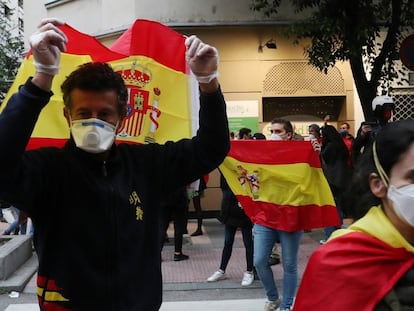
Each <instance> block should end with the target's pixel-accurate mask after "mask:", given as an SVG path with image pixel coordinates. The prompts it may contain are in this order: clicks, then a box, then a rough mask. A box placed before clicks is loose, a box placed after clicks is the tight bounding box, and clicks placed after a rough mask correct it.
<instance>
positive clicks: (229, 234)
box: [207, 173, 254, 286]
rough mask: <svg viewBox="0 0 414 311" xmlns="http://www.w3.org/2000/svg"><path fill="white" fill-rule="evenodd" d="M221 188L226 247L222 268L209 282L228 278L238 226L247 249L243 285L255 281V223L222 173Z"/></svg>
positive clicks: (221, 216)
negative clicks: (253, 228) (228, 267)
mask: <svg viewBox="0 0 414 311" xmlns="http://www.w3.org/2000/svg"><path fill="white" fill-rule="evenodd" d="M220 188H221V191H222V192H223V198H222V201H221V214H220V220H221V222H222V223H223V224H224V247H223V251H222V254H221V262H220V268H219V269H218V270H217V271H216V272H214V273H213V274H212V275H211V276H210V277H209V278H208V279H207V281H208V282H216V281H219V280H223V279H225V278H226V268H227V265H228V263H229V260H230V257H231V254H232V251H233V244H234V237H235V235H236V231H237V229H238V228H240V229H241V232H242V236H243V244H244V247H245V250H246V271H245V272H244V273H243V278H242V281H241V285H242V286H249V285H251V284H252V283H253V280H254V274H253V236H252V227H253V224H252V222H251V221H250V218H249V217H248V216H247V215H246V214H245V213H244V210H243V207H242V206H241V204H240V203H239V202H238V201H237V198H236V196H235V195H234V194H233V192H232V191H231V189H230V187H229V185H228V184H227V182H226V179H225V178H224V176H223V174H221V173H220Z"/></svg>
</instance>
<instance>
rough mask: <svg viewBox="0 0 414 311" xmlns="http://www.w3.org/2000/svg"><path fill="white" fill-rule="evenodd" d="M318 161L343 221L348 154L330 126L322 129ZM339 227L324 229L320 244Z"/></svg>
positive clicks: (349, 177) (349, 175) (337, 134)
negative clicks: (319, 160)
mask: <svg viewBox="0 0 414 311" xmlns="http://www.w3.org/2000/svg"><path fill="white" fill-rule="evenodd" d="M321 131H322V144H321V152H320V159H321V164H322V169H323V172H324V174H325V177H326V180H327V181H328V184H329V187H330V189H331V192H332V195H333V197H334V200H335V205H336V208H337V210H338V214H339V218H340V219H341V222H342V220H343V193H344V192H345V191H346V189H347V187H348V186H349V184H350V182H351V177H352V172H351V169H350V168H349V166H348V163H349V153H348V149H347V148H346V146H345V144H344V142H343V140H342V137H341V135H340V134H339V133H338V131H337V130H336V128H334V127H333V126H332V125H325V126H323V127H322V130H321ZM338 228H340V227H328V228H325V230H324V231H325V237H324V239H323V240H321V241H320V243H321V244H323V243H325V242H326V240H328V239H329V237H330V236H331V234H332V232H333V231H334V230H336V229H338Z"/></svg>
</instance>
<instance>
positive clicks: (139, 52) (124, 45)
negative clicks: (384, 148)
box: [1, 20, 198, 149]
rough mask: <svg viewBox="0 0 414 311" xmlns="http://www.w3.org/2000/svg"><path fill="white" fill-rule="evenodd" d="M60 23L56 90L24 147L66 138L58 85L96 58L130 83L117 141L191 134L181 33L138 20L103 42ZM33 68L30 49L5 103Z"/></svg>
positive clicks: (191, 96) (191, 101) (193, 97)
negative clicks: (63, 47) (63, 39)
mask: <svg viewBox="0 0 414 311" xmlns="http://www.w3.org/2000/svg"><path fill="white" fill-rule="evenodd" d="M60 28H61V30H62V31H63V32H64V33H65V34H66V35H67V37H68V39H69V41H68V44H67V51H66V52H65V53H62V55H61V61H60V67H61V70H60V72H59V74H58V75H57V76H56V77H55V80H54V83H53V88H52V91H53V93H54V95H53V96H52V98H51V100H50V102H49V104H48V105H47V106H46V107H45V108H44V109H43V110H42V112H41V114H40V116H39V120H38V122H37V124H36V127H35V129H34V131H33V134H32V137H31V140H30V142H29V145H28V149H32V148H37V147H40V146H62V145H63V144H64V143H65V142H66V140H67V139H68V138H69V128H68V125H67V122H66V120H65V118H64V116H63V101H62V93H61V90H60V85H61V84H62V82H63V81H64V80H65V78H66V77H67V76H68V75H69V74H70V73H71V72H72V71H73V70H75V69H76V68H78V66H79V65H82V64H84V63H87V62H95V61H96V62H106V63H109V64H110V65H111V66H112V68H114V70H115V71H117V72H119V73H120V74H121V75H122V77H123V79H124V81H125V84H126V86H127V88H128V94H129V102H128V111H127V116H126V118H125V120H124V122H123V124H122V125H121V128H120V133H119V134H118V137H117V141H118V142H119V141H127V142H132V143H144V142H159V143H164V142H165V141H167V140H178V139H180V138H183V137H191V136H192V135H193V133H194V132H195V127H196V125H195V124H198V122H197V112H198V106H197V105H198V101H197V99H198V93H197V92H198V88H197V87H196V83H195V80H194V78H193V77H192V76H191V75H190V73H189V70H188V69H187V66H186V61H185V50H186V48H185V44H184V42H185V37H184V36H183V35H181V34H179V33H177V32H175V31H173V30H172V29H170V28H168V27H167V26H165V25H162V24H160V23H158V22H154V21H149V20H136V21H135V22H134V24H133V25H132V26H131V27H130V28H129V29H128V30H126V31H125V32H124V33H123V35H121V36H120V37H119V39H118V40H117V41H115V42H114V44H113V45H112V46H111V47H110V48H107V47H105V46H104V45H103V44H101V43H100V42H99V41H98V40H97V39H96V38H94V37H92V36H89V35H87V34H84V33H81V32H79V31H77V30H76V29H74V28H72V27H71V26H69V25H67V24H66V25H63V26H61V27H60ZM33 74H34V65H33V56H32V55H31V52H30V51H29V53H28V54H27V56H26V57H25V59H24V60H23V62H22V64H21V66H20V69H19V71H18V74H17V76H16V79H15V81H14V83H13V85H12V86H11V88H10V90H9V92H8V94H7V97H6V99H5V103H6V102H7V100H8V98H9V97H10V96H11V95H12V94H13V93H15V92H16V91H17V89H18V87H19V86H20V85H22V84H24V82H25V81H26V80H27V78H28V77H30V76H33ZM4 106H6V105H5V104H3V105H2V106H1V108H2V109H4ZM172 124H174V126H172ZM11 131H12V129H11Z"/></svg>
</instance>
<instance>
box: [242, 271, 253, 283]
mask: <svg viewBox="0 0 414 311" xmlns="http://www.w3.org/2000/svg"><path fill="white" fill-rule="evenodd" d="M253 281H254V275H253V272H247V271H246V272H245V273H243V279H242V281H241V285H242V286H249V285H251V284H252V283H253Z"/></svg>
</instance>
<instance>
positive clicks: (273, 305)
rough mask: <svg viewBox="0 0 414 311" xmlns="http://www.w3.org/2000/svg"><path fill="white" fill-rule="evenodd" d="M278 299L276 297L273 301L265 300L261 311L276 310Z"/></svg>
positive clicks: (278, 304)
mask: <svg viewBox="0 0 414 311" xmlns="http://www.w3.org/2000/svg"><path fill="white" fill-rule="evenodd" d="M280 303H281V301H280V299H276V300H275V301H266V302H265V306H264V309H263V311H276V310H277V309H278V308H279V306H280Z"/></svg>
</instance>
